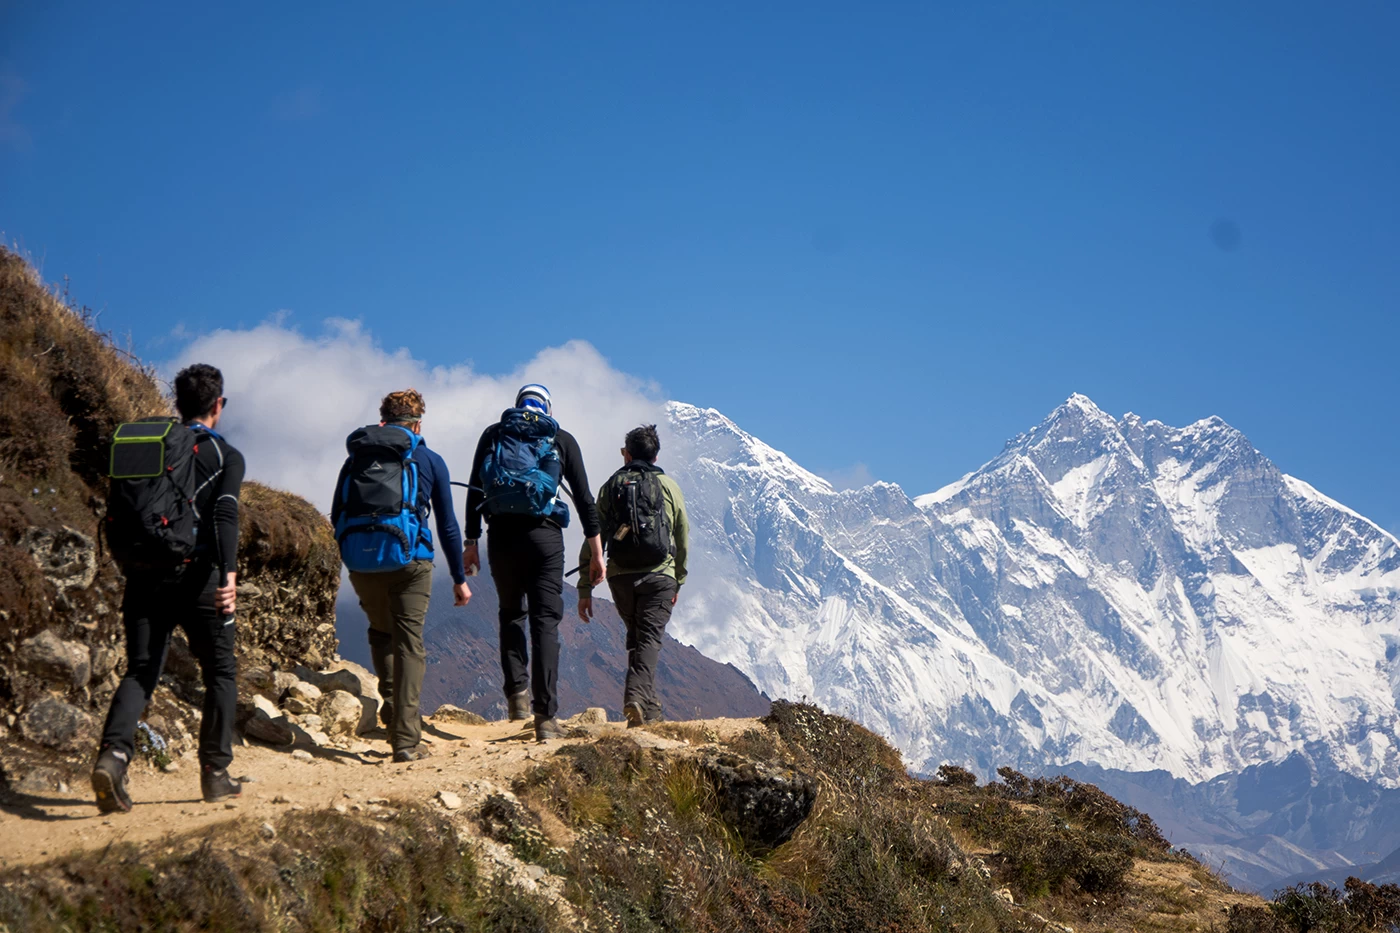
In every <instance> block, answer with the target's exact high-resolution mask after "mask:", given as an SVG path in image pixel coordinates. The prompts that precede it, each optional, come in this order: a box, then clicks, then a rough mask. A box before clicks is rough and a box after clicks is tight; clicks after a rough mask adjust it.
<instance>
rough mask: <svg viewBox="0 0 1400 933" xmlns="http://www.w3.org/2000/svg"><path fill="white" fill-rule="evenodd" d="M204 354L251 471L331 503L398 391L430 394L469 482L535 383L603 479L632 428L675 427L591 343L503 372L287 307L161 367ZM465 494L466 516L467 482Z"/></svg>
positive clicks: (226, 425)
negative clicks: (303, 325) (295, 313)
mask: <svg viewBox="0 0 1400 933" xmlns="http://www.w3.org/2000/svg"><path fill="white" fill-rule="evenodd" d="M194 362H206V363H211V364H213V365H215V366H217V367H219V368H220V369H221V370H223V373H224V383H225V394H226V395H228V397H229V400H230V401H229V407H228V412H227V414H226V415H225V419H224V422H223V424H222V425H221V426H220V427H221V431H222V432H223V433H224V434H225V435H226V436H227V437H228V438H229V440H230V441H231V442H232V443H233V444H235V445H237V446H238V448H239V449H240V450H242V451H243V453H244V455H245V456H246V458H247V461H248V477H249V478H250V479H255V480H258V481H260V482H263V483H267V484H268V485H271V486H276V487H278V488H280V489H285V490H288V491H290V492H294V493H297V494H298V495H301V496H304V497H306V498H307V499H309V500H310V501H311V502H313V503H315V504H316V506H317V507H318V508H320V509H322V510H323V511H326V510H329V508H330V498H331V491H332V487H333V486H334V485H335V477H336V474H337V472H338V471H339V469H340V465H341V463H342V462H343V461H344V460H345V437H346V435H347V434H349V433H350V432H351V431H352V430H354V429H355V428H357V427H359V426H361V425H364V424H369V423H373V422H377V421H378V420H379V415H378V411H379V401H380V399H381V398H382V397H383V396H384V395H385V394H386V393H388V392H391V391H394V390H396V389H403V388H407V387H410V386H412V387H413V388H416V389H418V391H420V392H422V393H423V397H424V399H425V400H426V402H427V406H428V407H427V412H426V414H425V416H424V418H423V435H424V437H425V439H426V440H427V442H428V444H429V446H431V447H432V448H433V449H434V450H436V451H437V452H438V453H440V454H442V456H443V457H444V459H445V460H446V461H447V464H448V467H449V469H450V470H451V471H452V474H453V479H456V480H460V481H463V482H465V481H466V479H467V474H468V472H469V471H470V469H471V459H472V454H473V452H474V451H475V449H476V441H477V438H478V437H479V436H480V434H481V431H482V429H483V428H485V427H486V425H487V424H489V423H491V422H493V421H495V420H497V419H498V418H499V417H500V413H501V411H502V410H503V409H505V408H507V407H509V406H510V404H511V403H512V402H513V401H514V399H515V392H516V390H517V389H518V388H519V387H520V386H521V385H523V384H525V383H527V382H541V383H543V384H545V385H547V386H549V388H550V390H551V393H552V394H553V396H554V407H555V415H556V416H557V417H558V419H559V421H560V423H561V425H563V427H564V428H566V429H567V430H569V431H570V432H572V433H573V434H574V436H575V437H576V438H578V441H579V445H580V446H581V447H582V449H583V453H584V460H585V461H586V463H587V464H588V466H589V469H590V472H589V480H590V483H591V484H592V485H594V486H595V487H596V486H597V485H598V484H599V483H601V482H602V480H603V479H604V478H605V477H606V476H607V474H608V473H610V472H611V471H612V469H613V468H614V466H615V465H616V463H615V461H616V460H617V449H618V447H619V446H620V444H621V441H622V437H623V435H624V434H625V433H626V432H627V430H628V429H629V428H632V427H634V426H636V425H638V424H641V423H648V424H650V423H658V424H660V425H662V426H663V429H664V425H665V418H664V414H663V405H662V402H661V401H660V391H659V388H658V387H657V386H656V385H655V384H652V383H649V382H646V381H643V380H641V379H638V378H636V377H634V376H632V375H629V374H628V373H624V372H622V371H620V370H618V369H616V368H614V367H613V366H612V365H611V364H610V363H609V362H608V360H607V359H606V358H605V357H604V356H603V355H602V354H601V353H600V352H599V351H598V349H597V348H596V347H594V346H593V345H592V344H590V343H588V342H586V341H582V340H573V341H569V342H568V343H565V344H562V345H560V346H554V347H546V348H544V349H541V350H540V351H539V352H538V353H537V354H536V355H535V356H534V357H533V358H532V359H530V360H528V361H526V362H524V363H522V364H520V365H519V366H517V367H516V368H514V369H513V370H511V371H510V372H506V373H498V374H491V373H483V372H480V371H478V370H477V369H475V368H474V367H473V366H472V365H471V364H470V363H469V362H463V363H460V364H456V365H451V366H429V365H428V364H426V363H425V362H423V361H422V360H420V359H418V358H416V357H415V356H414V355H413V354H412V352H411V351H410V350H409V349H407V348H402V347H401V348H397V349H390V348H388V347H386V346H384V345H383V344H382V343H381V342H380V341H379V340H377V339H376V338H375V337H374V335H373V334H372V333H371V332H370V331H369V330H368V329H366V328H365V327H364V326H363V325H361V324H360V323H359V322H357V321H350V320H345V319H340V318H329V319H326V320H325V321H323V322H322V324H321V328H320V332H319V333H317V334H307V333H303V332H302V331H301V330H299V329H297V328H295V327H293V326H290V325H289V324H288V323H287V316H286V315H277V316H274V317H272V318H269V319H268V320H266V321H264V322H262V323H261V324H258V325H256V326H254V327H250V328H245V329H238V330H226V329H221V330H216V331H213V332H210V333H207V334H203V335H200V336H198V337H195V338H194V339H192V340H191V341H190V342H189V343H188V344H186V345H185V347H184V348H183V349H182V350H181V352H180V353H179V354H178V355H177V356H176V357H175V358H174V359H173V360H171V361H169V362H168V363H167V364H166V365H164V366H163V367H161V368H162V370H163V371H165V372H166V374H167V375H173V374H174V373H175V372H176V371H177V370H178V369H179V368H180V367H182V366H186V365H188V364H190V363H194ZM595 491H596V490H595ZM456 492H457V493H459V495H458V500H457V501H458V518H459V519H460V518H461V516H462V511H461V508H462V506H461V502H462V500H461V496H460V493H461V492H462V490H461V489H457V490H456ZM571 531H572V532H574V534H577V529H576V528H574V529H571Z"/></svg>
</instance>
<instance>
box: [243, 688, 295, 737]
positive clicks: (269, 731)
mask: <svg viewBox="0 0 1400 933" xmlns="http://www.w3.org/2000/svg"><path fill="white" fill-rule="evenodd" d="M252 706H253V709H252V713H251V715H249V716H248V718H247V719H246V720H245V721H244V723H243V734H244V735H246V736H247V737H248V738H250V739H257V740H258V741H259V742H266V743H267V744H269V745H291V744H293V743H295V742H296V738H297V737H296V728H295V727H294V726H293V725H292V723H291V721H290V720H288V719H287V717H286V716H283V715H282V711H281V710H279V709H278V708H277V706H276V704H274V703H273V702H272V701H271V700H269V699H268V698H267V697H265V696H263V695H262V694H260V693H255V694H253V701H252Z"/></svg>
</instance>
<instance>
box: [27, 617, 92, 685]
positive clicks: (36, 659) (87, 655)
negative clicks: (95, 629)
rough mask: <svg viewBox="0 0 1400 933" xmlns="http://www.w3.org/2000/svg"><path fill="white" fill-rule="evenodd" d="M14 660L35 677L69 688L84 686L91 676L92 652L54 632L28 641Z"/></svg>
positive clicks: (83, 645)
mask: <svg viewBox="0 0 1400 933" xmlns="http://www.w3.org/2000/svg"><path fill="white" fill-rule="evenodd" d="M15 660H16V661H17V662H18V663H19V664H20V665H22V666H24V667H26V668H28V670H29V671H30V672H32V673H33V674H35V675H37V676H39V677H42V678H44V679H45V680H49V681H52V682H54V683H56V684H61V685H65V686H69V687H82V686H83V685H84V684H86V683H87V682H88V678H89V677H90V676H91V675H92V649H90V648H89V647H88V646H87V645H85V644H82V643H80V642H76V641H65V640H63V639H62V638H59V637H58V636H57V635H55V634H54V632H53V629H44V630H43V631H42V632H40V633H39V634H38V635H35V636H34V637H33V638H27V639H25V640H24V641H23V642H22V643H21V644H20V646H19V652H18V653H17V654H16V655H15Z"/></svg>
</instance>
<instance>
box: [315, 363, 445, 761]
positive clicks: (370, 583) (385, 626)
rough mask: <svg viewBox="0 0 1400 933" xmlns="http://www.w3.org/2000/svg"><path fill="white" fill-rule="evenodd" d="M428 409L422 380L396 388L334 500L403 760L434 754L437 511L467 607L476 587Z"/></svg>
mask: <svg viewBox="0 0 1400 933" xmlns="http://www.w3.org/2000/svg"><path fill="white" fill-rule="evenodd" d="M426 408H427V406H426V404H425V403H424V402H423V396H421V395H419V394H418V393H417V392H416V391H414V390H413V389H406V390H404V391H402V392H392V393H390V394H389V395H386V396H385V397H384V401H383V402H382V403H380V406H379V417H380V418H381V419H382V421H381V423H380V424H378V425H370V426H368V427H364V428H360V429H359V430H357V431H355V432H354V433H353V434H351V435H350V437H349V438H348V439H347V440H346V442H345V446H346V450H347V451H348V453H349V457H348V458H347V459H346V461H345V465H344V466H342V467H341V468H340V476H339V477H338V478H337V479H336V483H335V495H334V497H333V499H332V503H331V523H332V524H333V525H335V530H336V539H337V541H339V543H340V554H341V558H342V559H343V560H344V561H345V565H346V567H347V568H349V570H350V585H351V586H352V587H354V589H355V595H356V596H358V597H359V598H360V606H361V608H363V609H364V611H365V615H366V616H367V617H368V618H369V650H370V656H371V657H372V658H373V660H374V672H375V673H376V674H378V675H379V689H380V693H381V695H382V696H383V697H384V707H383V708H382V709H381V710H380V721H381V722H383V723H384V725H385V727H386V728H387V729H388V730H389V745H390V747H391V748H392V749H393V752H394V761H417V760H418V759H420V758H426V757H427V756H428V754H429V752H428V748H427V746H425V745H423V744H422V738H423V731H422V730H423V722H422V719H421V717H420V716H419V713H418V700H419V696H420V695H421V693H422V690H423V672H424V669H425V668H426V652H425V651H424V650H423V622H424V620H425V619H426V618H427V615H428V600H429V598H430V596H431V595H432V588H433V555H434V553H435V550H434V548H433V535H432V532H431V531H430V530H429V528H428V525H427V520H428V516H429V515H430V514H431V515H433V516H434V519H435V523H436V525H437V532H438V538H439V540H440V541H441V542H442V546H443V548H444V555H443V556H444V558H445V560H446V561H447V570H448V572H449V573H450V574H452V584H453V586H452V597H453V605H455V606H465V605H466V604H467V602H468V600H470V599H471V596H472V593H471V588H470V587H468V586H467V575H466V573H465V572H464V571H463V569H462V533H461V530H460V529H459V528H458V526H457V517H456V515H454V514H453V511H452V486H451V482H452V477H451V476H450V475H449V474H448V471H447V464H446V463H445V462H443V459H442V457H440V456H438V455H437V454H436V453H434V452H433V451H432V450H429V449H428V446H427V444H426V443H424V441H423V439H422V422H423V412H424V411H425V410H426ZM415 487H416V495H414V489H415Z"/></svg>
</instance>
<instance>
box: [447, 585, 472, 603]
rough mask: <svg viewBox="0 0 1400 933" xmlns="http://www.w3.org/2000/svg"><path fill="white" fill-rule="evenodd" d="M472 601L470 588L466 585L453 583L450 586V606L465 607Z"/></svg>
mask: <svg viewBox="0 0 1400 933" xmlns="http://www.w3.org/2000/svg"><path fill="white" fill-rule="evenodd" d="M471 601H472V588H471V587H469V586H467V584H466V583H454V584H453V585H452V605H454V606H465V605H466V604H467V603H469V602H471Z"/></svg>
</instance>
